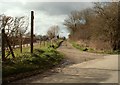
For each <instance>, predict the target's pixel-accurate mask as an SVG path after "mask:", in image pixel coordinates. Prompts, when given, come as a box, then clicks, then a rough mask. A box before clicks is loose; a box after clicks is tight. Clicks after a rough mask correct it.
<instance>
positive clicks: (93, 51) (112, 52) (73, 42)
mask: <svg viewBox="0 0 120 85" xmlns="http://www.w3.org/2000/svg"><path fill="white" fill-rule="evenodd" d="M70 43H71V44H72V46H73V47H75V48H76V49H79V50H80V51H87V52H92V53H100V54H120V50H115V51H109V50H95V49H93V48H89V47H83V46H80V45H79V44H77V43H76V42H75V41H70Z"/></svg>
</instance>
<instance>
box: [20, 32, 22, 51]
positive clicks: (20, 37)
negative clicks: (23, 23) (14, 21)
mask: <svg viewBox="0 0 120 85" xmlns="http://www.w3.org/2000/svg"><path fill="white" fill-rule="evenodd" d="M20 52H21V53H22V34H21V33H20Z"/></svg>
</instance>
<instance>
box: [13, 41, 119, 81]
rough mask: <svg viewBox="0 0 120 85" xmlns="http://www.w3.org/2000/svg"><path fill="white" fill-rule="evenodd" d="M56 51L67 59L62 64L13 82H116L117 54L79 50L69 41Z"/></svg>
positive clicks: (117, 70)
mask: <svg viewBox="0 0 120 85" xmlns="http://www.w3.org/2000/svg"><path fill="white" fill-rule="evenodd" d="M58 51H60V52H63V53H64V54H65V57H66V59H67V61H66V62H65V63H63V66H61V67H57V68H55V69H52V70H50V71H48V72H45V73H43V74H39V75H36V76H32V77H29V78H25V79H22V80H19V81H15V82H13V83H118V72H119V70H120V69H118V55H105V54H104V55H103V54H96V53H88V52H81V51H79V50H77V49H75V48H73V47H72V45H71V44H70V43H63V45H62V46H61V47H60V48H59V49H58ZM64 64H65V65H64Z"/></svg>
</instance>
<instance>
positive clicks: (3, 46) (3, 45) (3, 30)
mask: <svg viewBox="0 0 120 85" xmlns="http://www.w3.org/2000/svg"><path fill="white" fill-rule="evenodd" d="M2 61H5V29H2Z"/></svg>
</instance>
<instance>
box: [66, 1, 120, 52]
mask: <svg viewBox="0 0 120 85" xmlns="http://www.w3.org/2000/svg"><path fill="white" fill-rule="evenodd" d="M118 23H120V22H118V3H110V2H107V3H102V2H101V3H100V2H97V3H94V8H92V9H85V10H82V11H73V12H71V14H70V15H69V16H68V18H67V19H65V21H64V25H65V26H66V27H67V28H68V29H69V30H70V31H71V35H70V38H71V39H75V40H83V41H85V40H87V41H88V40H89V41H88V42H90V41H101V42H102V43H105V42H107V43H109V45H110V46H111V48H112V49H113V50H116V49H119V48H120V46H119V45H120V39H119V38H120V33H119V32H120V29H119V28H118Z"/></svg>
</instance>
